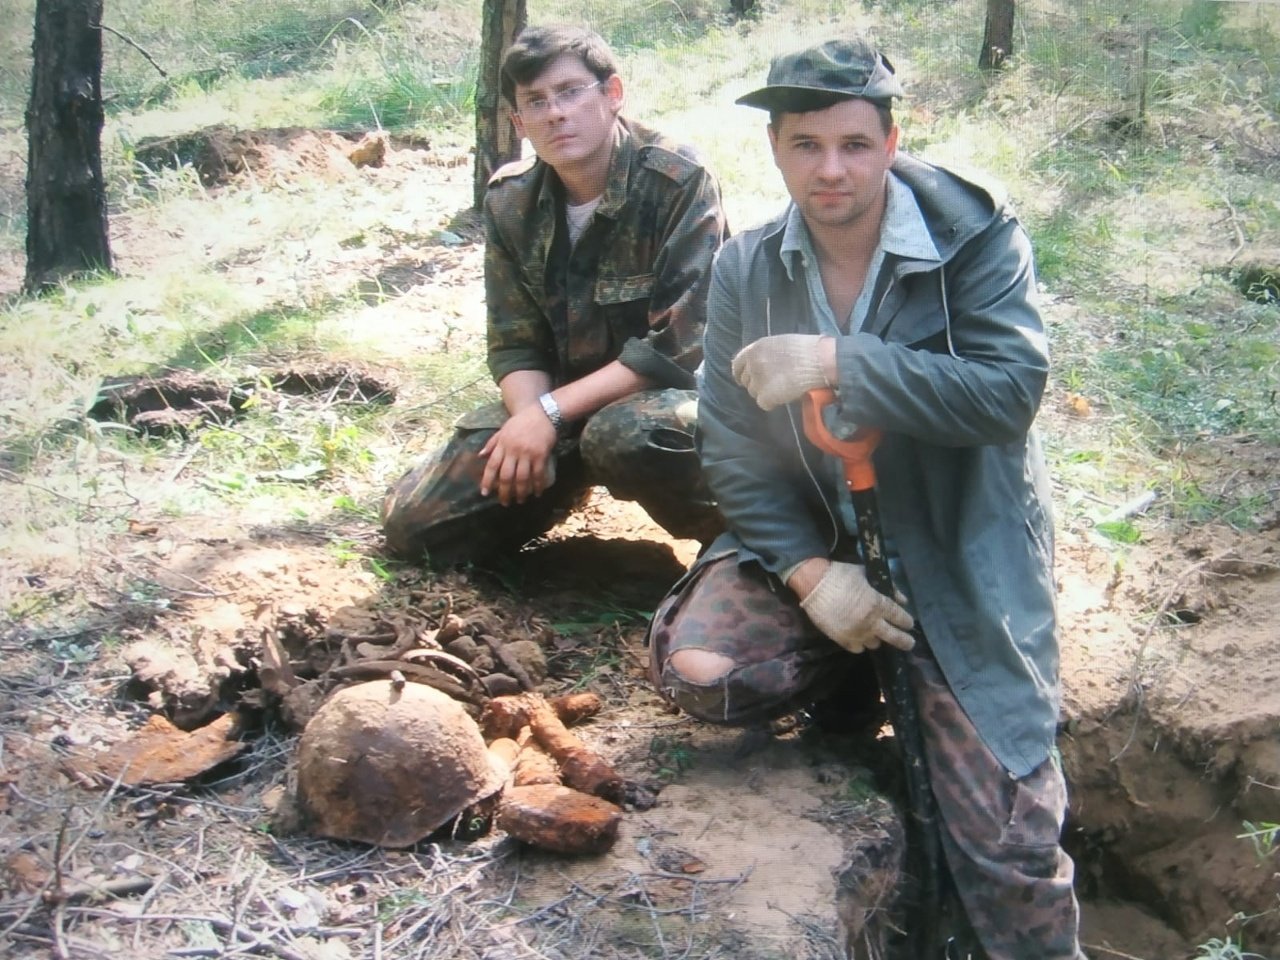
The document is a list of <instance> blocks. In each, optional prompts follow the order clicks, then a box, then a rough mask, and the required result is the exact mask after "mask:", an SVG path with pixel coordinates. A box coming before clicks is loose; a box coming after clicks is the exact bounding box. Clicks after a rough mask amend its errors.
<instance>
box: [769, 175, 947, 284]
mask: <svg viewBox="0 0 1280 960" xmlns="http://www.w3.org/2000/svg"><path fill="white" fill-rule="evenodd" d="M886 179H887V181H888V185H887V188H886V195H885V205H884V217H883V219H882V220H881V221H880V248H881V249H882V250H884V252H885V253H892V254H894V255H895V256H899V257H902V258H904V259H908V260H941V259H942V257H940V256H939V255H938V247H937V245H936V244H934V242H933V237H932V236H930V235H929V228H928V226H927V225H926V224H925V222H924V214H922V213H921V212H920V204H919V203H917V202H916V195H915V194H914V193H912V192H911V188H910V187H908V186H907V185H906V184H905V183H903V182H902V180H900V179H899V178H898V176H897V174H895V173H893V171H890V172H889V175H888V177H887V178H886ZM778 253H779V255H780V256H781V257H782V264H783V266H784V267H785V268H786V271H787V278H788V279H789V280H795V265H796V263H797V261H798V262H799V263H800V264H801V265H804V266H807V265H808V264H810V263H811V262H813V242H812V240H810V238H809V230H808V228H807V227H806V226H805V223H804V216H803V214H801V213H800V208H799V207H798V206H796V205H795V204H794V203H793V204H791V206H790V208H789V209H788V210H787V220H786V224H785V225H784V226H783V228H782V246H781V247H780V248H779V250H778Z"/></svg>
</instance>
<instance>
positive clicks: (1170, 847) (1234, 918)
mask: <svg viewBox="0 0 1280 960" xmlns="http://www.w3.org/2000/svg"><path fill="white" fill-rule="evenodd" d="M1059 745H1060V748H1061V751H1062V759H1063V767H1064V770H1065V772H1066V775H1067V780H1068V783H1069V786H1070V791H1071V800H1070V812H1069V815H1068V823H1067V829H1066V831H1065V834H1064V845H1065V846H1066V847H1067V849H1068V852H1069V853H1070V854H1071V855H1072V857H1073V858H1074V859H1075V861H1076V867H1077V883H1076V888H1077V891H1078V893H1079V895H1080V898H1081V900H1082V902H1083V903H1084V915H1085V922H1084V937H1083V939H1084V941H1085V942H1086V943H1090V942H1091V943H1092V944H1093V945H1094V946H1095V948H1096V947H1099V946H1101V947H1103V948H1104V949H1103V950H1099V949H1095V950H1094V951H1093V953H1091V956H1095V957H1098V958H1101V957H1106V956H1123V955H1126V954H1127V955H1131V956H1135V957H1140V958H1142V960H1176V958H1177V957H1182V956H1185V957H1191V956H1197V955H1198V952H1197V951H1198V947H1199V945H1200V944H1203V943H1206V942H1207V941H1209V940H1210V939H1214V938H1217V939H1219V940H1223V939H1226V938H1227V937H1232V938H1233V939H1234V940H1235V941H1236V942H1237V943H1242V944H1243V946H1244V948H1245V949H1247V950H1249V951H1252V952H1253V953H1256V954H1258V955H1260V956H1263V957H1266V958H1268V960H1276V958H1280V853H1277V852H1276V851H1274V850H1272V851H1271V852H1270V853H1269V854H1268V853H1267V852H1266V847H1265V845H1264V846H1263V848H1262V849H1261V850H1260V849H1258V848H1257V847H1256V846H1255V844H1254V842H1253V841H1251V840H1250V839H1247V838H1242V837H1241V834H1243V833H1245V832H1246V830H1247V828H1246V825H1245V824H1246V821H1248V822H1250V823H1252V824H1262V823H1270V824H1275V823H1277V822H1280V790H1277V789H1276V788H1275V787H1271V786H1267V784H1269V783H1272V784H1273V783H1276V782H1280V780H1278V779H1277V776H1276V773H1277V771H1278V770H1280V741H1278V740H1277V738H1276V736H1275V734H1274V733H1273V734H1272V735H1271V736H1268V737H1260V738H1257V739H1255V740H1252V741H1251V742H1250V741H1244V742H1242V740H1241V739H1233V740H1229V741H1225V742H1221V743H1218V744H1216V745H1215V744H1210V743H1206V742H1179V739H1178V738H1177V736H1176V735H1174V734H1173V732H1172V731H1170V730H1162V729H1160V728H1159V727H1158V726H1155V725H1154V724H1153V723H1152V722H1151V720H1150V718H1149V717H1145V716H1144V717H1142V718H1140V719H1139V720H1138V721H1137V722H1136V723H1135V717H1134V714H1133V712H1132V711H1130V712H1128V713H1123V714H1116V715H1113V716H1111V717H1109V718H1101V717H1098V718H1084V719H1079V720H1076V721H1073V722H1072V723H1071V724H1069V727H1068V729H1067V730H1066V731H1064V733H1063V735H1062V736H1060V738H1059ZM1108 951H1115V952H1108ZM1171 951H1174V952H1171Z"/></svg>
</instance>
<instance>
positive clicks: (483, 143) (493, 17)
mask: <svg viewBox="0 0 1280 960" xmlns="http://www.w3.org/2000/svg"><path fill="white" fill-rule="evenodd" d="M527 22H528V11H527V6H526V0H484V16H483V19H482V25H481V27H480V70H479V76H478V77H477V79H476V168H475V184H474V187H475V205H476V207H477V208H479V207H480V205H481V203H483V202H484V191H485V187H486V186H487V185H488V183H489V177H491V176H492V175H493V171H495V170H497V169H498V168H499V167H500V166H502V165H503V164H504V163H507V162H509V161H511V160H516V159H519V157H520V139H519V138H518V137H517V136H516V128H515V126H514V125H513V124H512V123H511V107H510V106H509V105H508V104H507V102H506V101H505V100H503V99H502V92H501V89H500V84H499V72H498V68H499V67H500V66H501V65H502V54H503V53H504V52H505V51H506V49H507V47H509V46H511V41H513V40H514V39H515V38H516V34H518V33H519V32H520V31H521V30H523V29H524V25H525V24H526V23H527Z"/></svg>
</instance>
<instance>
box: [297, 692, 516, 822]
mask: <svg viewBox="0 0 1280 960" xmlns="http://www.w3.org/2000/svg"><path fill="white" fill-rule="evenodd" d="M505 781H506V774H505V772H504V771H503V769H502V766H501V764H500V762H498V761H497V760H496V759H495V758H493V757H492V755H491V754H490V753H489V751H488V749H487V748H486V747H485V743H484V738H483V737H481V735H480V728H479V727H478V726H477V725H476V722H475V721H474V720H472V719H471V717H470V716H468V715H467V713H466V711H465V710H463V708H462V705H461V704H460V703H458V701H456V700H454V699H453V698H452V697H450V696H448V695H447V694H443V693H441V692H440V691H439V690H436V689H434V688H433V687H428V686H425V685H423V684H418V683H407V684H404V685H403V686H402V687H401V688H400V689H396V688H395V686H394V685H393V684H392V683H391V681H389V680H377V681H374V682H371V683H361V684H356V685H355V686H351V687H346V688H344V689H342V690H339V691H338V692H336V693H335V694H334V695H333V696H332V697H330V698H329V699H328V700H327V701H326V702H325V704H324V706H322V707H321V708H320V709H319V710H318V711H317V712H316V714H315V716H314V717H312V718H311V721H310V722H309V723H308V724H307V727H306V729H305V730H304V731H303V733H302V739H301V743H300V745H299V748H298V799H299V801H300V803H301V806H302V809H303V812H304V813H305V814H306V816H307V819H308V822H309V824H310V827H311V829H312V830H313V831H314V832H316V833H319V834H321V835H323V836H326V837H333V838H335V839H339V840H359V841H362V842H364V843H373V844H377V845H379V846H384V847H407V846H411V845H413V844H414V843H417V842H418V841H419V840H421V839H422V838H423V837H425V836H427V835H428V834H431V833H433V832H434V831H436V830H438V829H439V828H440V827H442V826H443V825H444V824H446V823H448V822H449V821H450V820H452V819H453V818H454V817H456V816H457V815H458V814H459V813H461V812H462V811H463V810H465V809H467V808H468V807H470V806H472V805H473V804H476V803H479V802H480V801H482V800H484V799H486V798H489V797H492V796H493V795H494V794H496V793H497V792H498V791H499V790H501V789H502V786H503V784H504V783H505Z"/></svg>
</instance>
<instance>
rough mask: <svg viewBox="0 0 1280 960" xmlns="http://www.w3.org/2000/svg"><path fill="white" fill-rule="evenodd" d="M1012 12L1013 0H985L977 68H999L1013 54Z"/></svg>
mask: <svg viewBox="0 0 1280 960" xmlns="http://www.w3.org/2000/svg"><path fill="white" fill-rule="evenodd" d="M1013 13H1014V0H987V24H986V28H985V29H984V30H983V33H982V53H981V54H980V55H979V56H978V69H979V70H999V69H1000V68H1001V67H1003V66H1004V64H1005V61H1006V60H1008V59H1009V57H1010V56H1011V55H1012V54H1013Z"/></svg>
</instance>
